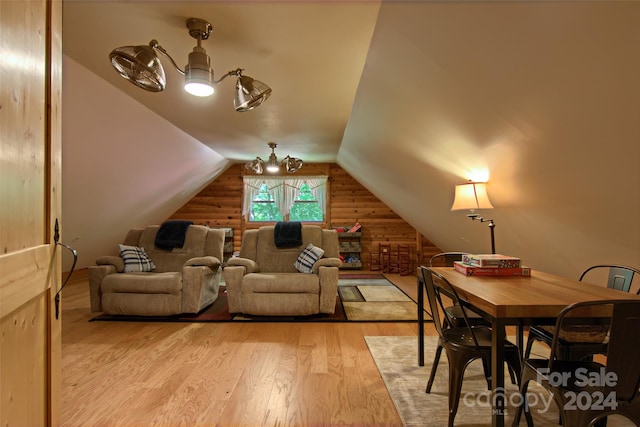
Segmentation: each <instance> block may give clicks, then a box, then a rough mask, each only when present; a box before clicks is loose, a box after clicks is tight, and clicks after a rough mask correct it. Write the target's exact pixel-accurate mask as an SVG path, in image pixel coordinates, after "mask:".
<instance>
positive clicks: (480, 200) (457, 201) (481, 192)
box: [451, 181, 496, 254]
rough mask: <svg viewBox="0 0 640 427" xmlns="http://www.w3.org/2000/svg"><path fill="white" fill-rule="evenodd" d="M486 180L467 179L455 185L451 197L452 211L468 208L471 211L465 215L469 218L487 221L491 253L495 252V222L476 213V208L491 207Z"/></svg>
mask: <svg viewBox="0 0 640 427" xmlns="http://www.w3.org/2000/svg"><path fill="white" fill-rule="evenodd" d="M486 184H487V183H486V182H472V181H469V182H467V183H464V184H459V185H456V192H455V197H454V199H453V206H451V210H452V211H461V210H470V211H471V213H470V214H468V215H467V217H469V218H471V220H473V221H475V220H478V221H480V222H488V223H489V224H488V225H489V230H490V231H491V253H492V254H495V253H496V241H495V236H494V231H493V230H494V228H496V224H495V223H494V222H493V220H492V219H486V218H484V217H481V216H480V215H478V214H477V213H476V209H493V205H492V204H491V202H490V201H489V197H488V196H487V185H486Z"/></svg>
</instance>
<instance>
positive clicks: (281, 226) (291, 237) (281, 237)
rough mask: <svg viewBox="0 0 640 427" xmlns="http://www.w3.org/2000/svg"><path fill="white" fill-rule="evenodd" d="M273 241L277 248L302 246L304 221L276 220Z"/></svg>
mask: <svg viewBox="0 0 640 427" xmlns="http://www.w3.org/2000/svg"><path fill="white" fill-rule="evenodd" d="M273 243H275V245H276V247H277V248H295V247H297V246H302V223H301V222H297V221H293V222H282V221H280V222H276V227H275V229H274V231H273Z"/></svg>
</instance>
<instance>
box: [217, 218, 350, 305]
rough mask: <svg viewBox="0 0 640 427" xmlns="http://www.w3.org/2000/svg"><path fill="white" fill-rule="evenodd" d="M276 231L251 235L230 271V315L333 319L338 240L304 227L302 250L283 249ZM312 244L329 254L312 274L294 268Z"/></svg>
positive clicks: (226, 275) (331, 233)
mask: <svg viewBox="0 0 640 427" xmlns="http://www.w3.org/2000/svg"><path fill="white" fill-rule="evenodd" d="M274 229H275V227H274V226H264V227H260V228H259V229H257V230H247V231H245V233H244V235H243V238H242V247H241V249H240V256H239V257H236V258H231V259H229V260H228V262H227V266H226V267H225V268H224V278H225V283H226V287H227V298H228V301H229V312H230V313H245V314H252V315H262V316H306V315H311V314H318V313H333V312H334V311H335V307H336V298H337V295H338V276H339V269H338V267H339V266H340V265H342V262H341V261H340V252H339V243H338V234H337V233H336V232H335V231H334V230H324V229H322V228H320V227H319V226H317V225H302V245H300V246H297V247H290V248H278V247H276V245H275V243H274ZM309 243H311V244H313V245H314V246H316V247H319V248H321V249H323V250H324V255H323V257H322V258H320V259H319V260H318V261H316V262H315V263H314V264H313V267H312V272H311V273H300V272H299V271H298V270H297V269H296V267H294V264H295V263H296V260H298V257H299V256H300V254H301V253H302V251H303V250H304V249H305V248H306V247H307V245H308V244H309Z"/></svg>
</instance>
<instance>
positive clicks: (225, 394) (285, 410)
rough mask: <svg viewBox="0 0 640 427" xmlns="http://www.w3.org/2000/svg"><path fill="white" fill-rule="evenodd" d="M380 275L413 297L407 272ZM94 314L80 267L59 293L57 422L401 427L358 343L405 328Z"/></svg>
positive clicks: (408, 328)
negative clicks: (141, 319) (144, 319)
mask: <svg viewBox="0 0 640 427" xmlns="http://www.w3.org/2000/svg"><path fill="white" fill-rule="evenodd" d="M387 277H388V278H389V279H390V280H391V281H392V282H394V283H395V284H396V285H398V286H399V287H401V288H402V289H403V290H404V291H405V292H406V293H407V294H409V295H410V296H411V297H412V298H414V299H415V298H416V277H415V276H399V275H394V274H390V275H387ZM94 314H95V313H91V312H90V308H89V294H88V280H87V271H86V270H81V271H79V272H76V273H74V277H73V278H72V279H71V281H70V282H69V284H68V285H67V286H66V287H65V289H64V291H63V294H62V316H63V318H62V319H63V320H62V326H63V330H62V378H63V379H62V414H61V420H62V423H63V426H67V427H69V426H77V427H90V426H101V427H102V426H127V427H133V426H135V427H142V426H186V427H191V426H221V427H228V426H399V425H401V422H400V418H399V417H398V414H397V412H396V410H395V407H394V405H393V402H392V401H391V399H390V397H389V395H388V393H387V390H386V388H385V386H384V383H383V381H382V379H381V378H380V375H379V373H378V370H377V368H376V366H375V363H374V362H373V359H372V358H371V355H370V353H369V351H368V349H367V345H366V344H365V341H364V337H365V336H371V335H395V336H416V334H417V324H416V323H413V322H405V323H402V322H398V323H383V322H378V323H375V322H371V323H356V322H353V323H245V322H242V323H238V324H235V323H231V322H230V323H162V322H157V323H129V322H89V321H88V320H89V319H90V318H91V317H92V316H93V315H94ZM434 333H435V331H434V330H433V327H432V326H431V325H430V324H427V325H426V334H434ZM416 345H417V341H416ZM416 363H417V361H416Z"/></svg>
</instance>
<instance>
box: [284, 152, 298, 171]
mask: <svg viewBox="0 0 640 427" xmlns="http://www.w3.org/2000/svg"><path fill="white" fill-rule="evenodd" d="M282 164H283V165H284V167H285V170H286V171H287V172H288V173H296V172H297V171H298V169H300V168H301V167H302V164H303V161H302V159H298V158H297V157H291V156H287V157H285V158H284V160H282Z"/></svg>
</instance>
